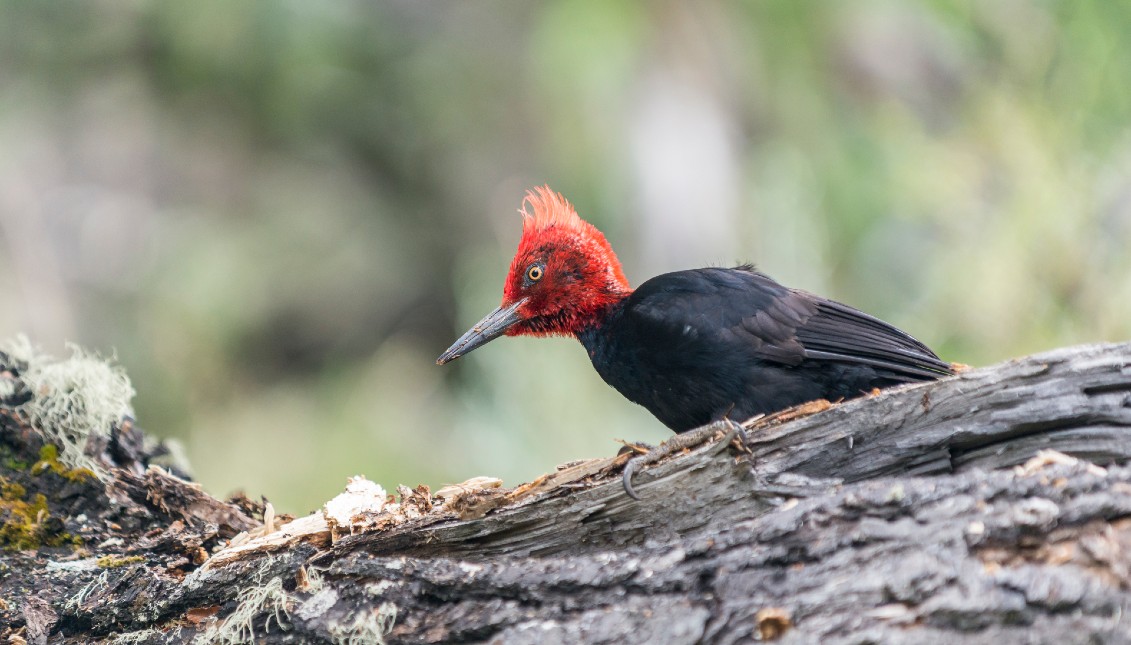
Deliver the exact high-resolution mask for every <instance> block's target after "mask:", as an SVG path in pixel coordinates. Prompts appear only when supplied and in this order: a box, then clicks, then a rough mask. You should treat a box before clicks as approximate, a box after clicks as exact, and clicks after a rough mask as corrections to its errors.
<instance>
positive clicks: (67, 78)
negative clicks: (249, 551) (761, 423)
mask: <svg viewBox="0 0 1131 645" xmlns="http://www.w3.org/2000/svg"><path fill="white" fill-rule="evenodd" d="M1129 34H1131V3H1127V2H1110V1H1104V0H1094V1H1081V2H1053V1H1047V2H1035V1H1025V0H995V1H994V2H979V1H974V0H971V1H968V2H958V1H954V2H941V1H940V2H921V3H904V2H894V1H892V2H879V1H877V2H853V3H842V2H833V1H828V2H798V1H795V0H781V1H767V2H731V3H715V2H697V3H683V2H625V1H621V0H595V1H585V2H583V1H566V2H551V3H531V2H517V1H514V2H475V3H454V2H436V1H424V0H412V1H409V0H401V1H395V2H383V3H374V2H362V1H353V2H336V1H329V2H300V1H295V0H292V1H289V2H286V1H280V2H233V1H231V0H196V1H194V2H140V1H92V2H47V1H42V2H3V3H2V4H0V300H2V301H3V303H4V306H3V307H2V308H0V336H3V337H7V336H11V335H13V334H15V333H17V332H25V333H27V334H28V335H29V336H31V337H32V338H33V339H34V340H36V341H37V342H38V343H39V344H41V345H42V346H43V347H44V348H45V349H47V350H49V351H52V352H53V353H56V354H63V353H64V349H63V341H64V340H74V341H77V342H79V343H81V344H82V345H84V346H87V347H89V348H92V349H97V350H100V351H102V352H110V351H116V352H117V356H118V358H119V360H120V362H121V363H123V364H124V365H125V366H126V368H127V369H128V371H129V373H130V375H131V376H132V378H133V381H134V384H135V386H136V388H137V390H138V396H137V399H136V408H137V413H138V418H139V422H140V424H141V425H142V426H143V427H145V428H146V429H148V430H149V431H150V432H152V433H154V434H156V435H159V436H167V437H177V438H179V439H180V440H181V441H183V442H184V444H185V447H186V448H187V451H188V455H189V457H190V460H191V462H192V464H193V468H194V472H195V474H196V476H197V477H198V478H200V479H201V480H202V481H203V482H204V484H205V486H206V487H207V488H208V489H209V490H211V491H213V492H215V493H218V494H226V493H228V492H230V491H232V490H233V489H235V488H237V487H239V488H243V489H244V490H246V491H247V492H248V493H249V494H251V495H253V496H256V495H259V494H264V495H266V496H267V497H268V498H270V499H271V500H273V501H274V502H275V503H276V506H277V507H279V508H280V510H284V511H291V512H306V511H308V510H310V509H312V508H314V507H316V506H317V505H318V504H320V503H321V502H322V501H324V500H326V499H328V498H329V497H330V496H332V495H334V494H335V493H336V492H338V491H339V490H340V489H341V487H342V485H343V484H344V482H345V479H346V477H347V476H349V475H352V474H355V473H364V474H365V475H367V476H368V477H370V478H371V479H374V480H376V481H379V482H381V483H382V484H384V485H385V486H386V487H391V486H393V485H395V484H397V483H398V482H399V483H406V484H416V483H428V484H431V485H433V486H435V485H438V484H442V483H450V482H459V481H462V480H464V479H466V478H468V477H471V476H475V475H495V476H500V477H503V478H504V479H505V480H506V483H507V484H508V485H513V484H517V483H519V482H520V481H523V480H528V479H530V478H532V477H534V476H536V475H538V474H540V473H542V472H546V471H548V470H550V469H552V468H553V467H554V465H555V464H558V463H562V462H566V461H569V460H572V459H578V458H584V457H594V456H605V455H610V454H612V453H614V452H615V451H616V450H617V448H618V446H617V444H615V443H614V442H613V439H614V438H625V439H638V440H650V441H656V440H660V439H663V438H665V437H666V436H667V435H668V433H667V431H666V430H665V429H664V428H662V427H661V426H660V425H659V423H658V422H656V421H654V420H653V419H652V418H651V417H650V415H648V414H647V413H646V412H644V411H643V409H641V408H637V407H636V406H633V405H632V404H630V403H628V402H626V401H624V400H623V399H621V397H620V396H619V395H618V394H617V393H616V392H614V391H613V390H611V389H609V388H608V387H607V386H605V385H604V383H603V382H602V381H601V380H600V378H599V377H598V376H597V375H596V373H594V372H593V371H592V368H591V366H590V365H589V363H588V359H587V357H586V355H585V353H584V351H582V350H581V349H580V348H579V347H578V346H577V343H576V342H575V341H572V340H568V339H553V340H531V339H510V338H508V339H502V340H499V341H496V342H495V343H492V344H491V345H489V346H488V347H486V348H484V349H481V350H479V351H477V352H475V353H474V354H471V355H470V356H468V357H467V358H464V359H461V360H460V361H457V362H456V363H454V364H452V365H449V366H445V367H443V368H441V367H437V366H435V365H434V364H433V361H434V359H435V357H436V356H437V355H438V354H439V353H440V352H441V351H442V350H443V349H444V348H446V347H447V346H448V344H449V343H450V342H451V341H452V340H454V339H455V338H456V336H457V335H459V333H461V332H463V331H464V329H466V328H467V327H468V326H469V325H470V324H471V323H473V322H475V321H476V320H478V319H479V317H480V316H481V315H482V314H484V313H486V312H487V311H489V310H490V309H491V308H493V307H494V306H496V305H497V304H498V301H499V298H500V296H501V292H502V282H503V277H504V274H505V272H506V270H507V267H508V264H509V261H510V257H511V254H512V253H513V252H514V248H515V246H516V244H517V240H518V236H519V231H520V220H519V217H518V215H517V214H516V213H515V210H516V209H517V208H518V207H519V205H520V202H521V200H522V196H523V193H524V191H525V190H526V189H527V188H528V187H530V186H533V185H536V184H542V183H549V184H550V185H551V186H552V187H554V188H555V189H557V190H559V191H562V192H563V193H564V194H565V195H566V196H567V197H568V198H569V199H570V200H572V201H573V202H574V203H575V205H576V206H577V208H578V210H579V212H580V213H581V214H582V216H583V217H586V218H587V219H590V220H591V221H593V222H594V223H595V224H596V225H597V226H598V227H600V228H602V229H603V230H604V231H605V232H606V234H607V235H608V237H609V238H610V240H611V242H612V244H613V245H614V247H615V248H616V249H617V250H618V252H619V253H620V256H621V259H622V261H623V262H624V264H625V271H626V273H627V275H628V277H629V279H630V280H631V281H632V282H633V283H634V284H639V283H640V282H641V281H643V280H644V279H646V278H648V277H650V276H651V275H654V274H656V273H660V272H663V271H666V270H674V269H680V268H690V267H696V266H703V265H708V264H728V263H732V262H735V261H740V260H752V261H754V262H756V263H757V264H758V265H759V266H760V267H761V268H762V269H763V270H765V271H767V272H768V273H770V274H771V275H773V276H775V277H777V278H778V279H779V280H781V281H783V282H785V283H787V284H790V285H791V286H797V287H802V288H805V289H808V290H811V291H816V292H819V293H822V294H825V295H828V296H831V297H834V298H837V299H839V300H843V301H845V302H848V303H850V304H853V305H856V306H858V307H860V308H862V309H865V310H866V311H869V312H871V313H874V314H876V315H879V316H881V317H883V318H885V319H888V320H890V321H891V322H893V323H895V324H897V325H899V326H901V327H903V328H904V329H906V330H908V331H910V332H911V333H912V334H914V335H915V336H917V337H919V338H920V339H922V340H924V341H925V342H927V343H928V344H929V345H931V346H932V347H934V348H936V349H937V350H938V351H939V353H940V354H942V355H943V356H944V357H945V358H947V359H950V360H954V361H960V362H965V363H970V364H975V365H981V364H986V363H990V362H993V361H998V360H1001V359H1005V358H1008V357H1012V356H1017V355H1022V354H1026V353H1031V352H1035V351H1039V350H1044V349H1048V348H1052V347H1056V346H1061V345H1068V344H1075V343H1085V342H1094V341H1103V340H1120V339H1127V338H1129V337H1131V254H1129V253H1128V252H1127V249H1128V246H1129V244H1131V91H1129V89H1128V88H1129V83H1131V38H1129V37H1128V35H1129Z"/></svg>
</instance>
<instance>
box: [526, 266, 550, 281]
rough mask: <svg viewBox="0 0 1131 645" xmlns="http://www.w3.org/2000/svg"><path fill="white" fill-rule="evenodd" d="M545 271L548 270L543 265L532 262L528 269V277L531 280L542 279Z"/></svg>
mask: <svg viewBox="0 0 1131 645" xmlns="http://www.w3.org/2000/svg"><path fill="white" fill-rule="evenodd" d="M545 273H546V271H545V269H543V268H542V267H541V265H538V264H532V265H530V268H529V269H527V270H526V279H527V280H529V281H531V282H538V281H539V280H541V279H542V275H543V274H545Z"/></svg>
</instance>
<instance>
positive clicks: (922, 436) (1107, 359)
mask: <svg viewBox="0 0 1131 645" xmlns="http://www.w3.org/2000/svg"><path fill="white" fill-rule="evenodd" d="M28 360H29V359H26V358H25V359H23V362H22V363H21V359H18V358H13V357H12V356H8V355H0V375H3V377H4V378H5V379H7V381H8V383H7V386H6V387H0V433H2V434H0V439H2V442H0V457H4V459H2V460H0V461H4V462H5V463H3V464H0V478H2V481H0V483H2V484H3V485H4V489H3V492H4V494H3V502H0V503H2V504H3V506H0V511H2V512H3V519H4V525H3V529H0V539H2V540H3V541H4V545H3V546H5V547H6V548H7V549H8V550H7V551H5V553H4V559H3V566H2V567H0V569H2V570H0V576H2V578H0V638H7V639H8V640H9V642H19V640H20V639H23V640H26V641H27V642H31V643H46V642H51V643H80V642H81V643H87V642H119V643H127V642H155V643H187V642H251V641H255V642H265V643H299V642H302V643H320V642H326V643H364V642H398V643H402V642H403V643H439V642H468V643H470V642H499V643H504V642H505V643H524V642H530V643H554V642H561V643H573V642H587V643H589V642H592V643H605V642H608V643H623V642H666V643H699V642H710V643H735V642H747V641H749V640H751V639H752V638H754V639H762V640H780V641H781V642H815V641H818V640H820V641H827V642H884V643H889V642H894V643H898V642H909V643H911V642H914V643H919V642H954V641H956V640H958V639H961V640H963V642H986V643H989V642H993V643H1008V642H1031V641H1032V640H1033V638H1038V640H1047V641H1050V642H1080V641H1088V640H1094V641H1097V642H1108V641H1121V640H1128V639H1131V630H1129V629H1128V627H1127V626H1126V625H1125V624H1124V621H1123V620H1122V615H1123V609H1124V608H1125V606H1126V605H1127V602H1128V600H1129V598H1131V591H1129V590H1131V469H1129V468H1128V467H1126V466H1124V465H1122V464H1124V463H1125V462H1126V461H1127V460H1128V459H1129V458H1131V344H1119V345H1094V346H1083V347H1075V348H1067V349H1061V350H1057V351H1053V352H1048V353H1045V354H1039V355H1035V356H1031V357H1027V358H1024V359H1020V360H1015V361H1009V362H1006V363H1002V364H1000V365H996V366H993V367H988V368H983V369H977V370H969V371H966V372H963V373H961V374H959V375H957V376H954V377H950V378H947V379H944V380H942V381H939V382H936V383H929V384H923V385H915V386H910V387H904V388H900V389H893V390H886V391H883V392H880V393H878V394H876V395H874V396H869V397H866V398H862V399H857V400H853V401H849V402H845V403H841V404H835V405H826V406H821V405H812V406H802V407H801V408H799V409H795V410H791V411H787V412H786V413H784V414H779V415H775V416H774V417H772V418H764V419H758V420H755V421H753V422H752V423H751V424H749V425H750V427H749V428H747V429H746V431H745V432H744V433H740V434H739V435H738V436H737V437H735V436H734V434H735V433H734V432H733V430H734V428H733V426H732V425H726V424H723V425H719V426H717V427H708V428H705V429H703V430H702V431H697V434H696V435H695V437H694V439H696V440H697V442H696V441H687V442H685V443H687V444H689V445H688V446H687V448H686V449H685V450H683V451H681V452H679V453H677V454H675V455H674V456H672V457H670V458H668V459H665V460H663V461H660V462H658V463H655V464H652V465H650V466H648V467H647V468H644V469H643V470H640V471H639V472H638V473H637V475H636V477H635V488H636V490H637V492H638V493H639V496H640V498H641V499H640V501H634V500H632V499H631V498H629V497H628V496H627V495H626V494H625V492H624V490H623V488H622V485H621V481H620V473H621V471H622V470H623V468H624V463H625V461H626V459H627V456H620V457H610V458H606V459H596V460H590V461H585V462H580V463H576V464H569V465H567V466H565V467H562V468H560V469H559V470H558V472H556V473H551V474H549V475H547V476H545V477H543V478H540V479H539V480H536V481H535V482H532V483H530V484H525V485H523V486H519V487H517V488H514V489H503V488H500V487H498V486H497V485H498V482H497V480H494V481H491V480H478V481H469V482H467V483H466V484H465V485H463V486H457V487H449V488H446V489H444V490H442V491H437V492H436V493H435V494H433V493H432V492H431V491H429V490H427V488H426V487H418V488H416V489H409V488H407V487H401V488H400V489H399V491H398V493H399V496H398V497H397V498H394V499H392V500H390V499H388V498H386V496H385V495H384V491H382V490H380V487H377V486H376V485H375V484H372V483H371V482H368V481H366V480H364V479H356V480H354V481H353V482H352V483H351V484H350V485H349V487H347V491H346V492H344V493H343V494H342V495H341V496H339V497H338V498H335V500H332V501H331V502H328V503H327V505H326V506H325V507H324V508H323V509H322V510H321V511H320V512H318V513H315V514H313V515H311V516H308V517H304V518H297V519H292V518H286V517H273V512H272V511H271V509H270V507H269V506H267V505H264V504H262V503H256V502H252V501H250V500H247V499H244V498H240V499H235V500H229V501H221V500H216V499H213V498H211V497H210V496H208V495H207V494H205V493H204V492H203V491H201V490H200V489H199V487H197V486H196V485H195V484H193V483H191V481H189V480H188V479H187V476H186V475H185V474H184V473H183V472H180V473H177V474H173V473H171V472H170V471H169V470H167V469H166V468H163V467H161V466H157V465H154V464H155V463H156V460H157V459H159V457H160V453H161V448H160V445H159V444H155V443H154V442H152V441H147V440H146V439H145V438H144V436H143V435H142V434H141V433H140V431H139V430H137V429H136V428H134V427H133V425H132V423H131V422H130V421H129V420H128V419H126V420H124V421H119V422H116V423H114V424H112V425H111V427H109V428H104V429H102V430H95V431H93V432H91V433H90V435H89V436H87V437H85V440H86V441H87V446H86V453H88V456H90V458H91V459H92V460H93V462H92V463H93V466H94V468H90V469H87V470H85V471H84V470H83V467H80V466H77V465H75V464H73V463H70V462H67V461H66V460H65V459H62V457H63V456H64V455H60V454H57V453H58V450H56V451H54V452H53V450H52V448H53V447H55V445H56V443H58V442H57V438H58V437H59V436H60V433H61V430H60V429H59V428H50V427H42V426H43V425H44V419H48V420H50V419H51V418H52V417H45V416H44V415H41V414H32V413H30V412H29V406H35V405H36V401H37V397H38V398H39V399H43V398H46V397H50V396H51V395H52V393H51V392H50V391H44V390H43V388H37V387H30V386H29V385H28V384H27V383H25V382H24V381H23V379H24V376H25V375H26V374H27V373H29V372H34V367H31V366H29V365H28ZM31 380H33V381H34V378H33V379H31ZM69 396H73V394H71V395H69ZM39 403H40V404H41V405H42V404H43V403H44V402H43V401H42V400H41V401H39ZM33 420H34V421H35V422H33ZM36 423H38V424H39V425H38V426H37V425H36ZM67 432H70V434H72V435H73V434H74V432H73V431H71V430H68V431H67ZM612 434H615V433H614V432H610V435H612ZM743 435H745V436H744V437H743ZM70 439H71V442H72V443H74V442H75V441H76V438H75V437H74V436H71V437H70ZM732 439H733V441H732ZM96 471H97V472H96ZM40 496H42V497H40Z"/></svg>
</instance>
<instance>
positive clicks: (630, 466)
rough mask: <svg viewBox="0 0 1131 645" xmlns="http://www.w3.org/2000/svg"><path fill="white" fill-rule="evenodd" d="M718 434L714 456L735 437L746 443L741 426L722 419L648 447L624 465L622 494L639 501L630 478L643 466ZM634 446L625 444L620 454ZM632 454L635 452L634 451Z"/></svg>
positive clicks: (692, 446) (688, 448)
mask: <svg viewBox="0 0 1131 645" xmlns="http://www.w3.org/2000/svg"><path fill="white" fill-rule="evenodd" d="M720 432H722V433H724V434H723V439H722V441H720V442H719V444H718V446H719V447H718V449H717V452H716V454H717V453H718V452H722V451H723V450H726V449H727V447H728V446H729V445H730V443H731V441H733V440H734V439H735V438H736V437H737V438H739V439H740V440H741V441H742V443H743V444H745V443H746V433H745V431H744V430H743V428H742V426H741V425H739V424H738V423H735V422H734V421H731V420H730V419H723V420H722V421H716V422H714V423H712V424H709V425H705V426H703V427H702V428H698V429H696V430H692V431H690V432H684V433H682V434H677V435H676V436H674V437H672V438H671V439H668V440H667V441H665V442H664V443H662V444H660V445H659V446H656V447H655V448H651V447H650V449H649V450H648V451H647V452H645V453H643V454H639V455H638V456H636V457H633V458H631V459H629V460H628V463H626V464H625V465H624V474H623V475H622V476H621V482H622V483H623V484H624V492H625V493H626V494H627V495H628V496H629V497H631V498H632V499H635V500H637V501H639V500H640V496H639V495H637V494H636V489H635V488H633V486H632V477H633V475H635V474H636V471H638V470H640V469H641V468H643V467H644V466H649V465H651V464H654V463H656V462H657V461H660V460H661V459H663V458H665V457H668V456H671V455H674V454H676V453H680V452H683V451H685V450H690V449H691V448H694V447H696V446H698V445H700V444H703V443H706V442H707V441H709V440H711V439H712V438H714V437H715V436H716V435H718V433H720ZM635 446H636V444H625V447H624V448H622V449H621V452H620V454H624V453H625V452H626V450H628V449H631V448H633V447H635ZM634 452H637V451H635V450H634Z"/></svg>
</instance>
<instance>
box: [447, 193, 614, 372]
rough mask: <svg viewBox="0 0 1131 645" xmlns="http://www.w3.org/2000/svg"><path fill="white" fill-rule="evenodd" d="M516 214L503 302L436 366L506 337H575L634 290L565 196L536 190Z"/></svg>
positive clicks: (610, 252)
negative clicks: (518, 229) (516, 236)
mask: <svg viewBox="0 0 1131 645" xmlns="http://www.w3.org/2000/svg"><path fill="white" fill-rule="evenodd" d="M527 206H529V207H530V210H527ZM531 211H533V212H531ZM519 212H520V213H522V218H523V221H522V239H521V240H520V241H519V243H518V251H517V252H516V253H515V256H514V260H512V261H511V268H510V273H509V274H508V275H507V280H506V282H505V283H504V285H503V303H502V305H500V306H499V308H498V309H496V310H495V311H493V312H491V313H490V314H488V315H487V317H486V318H484V319H483V320H481V321H480V322H479V323H478V324H477V325H475V326H474V327H472V328H471V330H469V331H468V332H467V333H466V334H464V335H463V337H461V338H460V339H459V340H457V341H456V342H455V344H454V345H452V346H451V347H450V348H449V349H448V351H446V352H444V353H443V355H441V356H440V358H439V359H438V360H437V362H438V363H440V364H443V363H446V362H448V361H450V360H452V359H455V358H458V357H459V356H462V355H463V354H466V353H467V352H469V351H471V350H472V349H475V348H476V347H478V346H480V345H482V344H484V343H486V342H487V341H489V340H492V339H494V338H497V337H498V336H501V335H503V334H507V335H508V336H520V335H534V336H550V335H564V336H572V335H575V334H577V333H578V332H580V331H581V330H582V329H584V328H585V327H587V326H588V325H590V324H592V323H593V322H594V321H596V320H597V318H598V316H600V314H601V312H603V311H604V310H605V309H606V308H607V307H608V306H609V305H610V304H612V303H614V302H617V301H619V300H621V299H623V298H624V297H626V296H627V295H628V294H630V293H631V292H632V289H631V288H630V287H629V286H628V280H627V279H625V277H624V272H623V271H621V268H620V262H619V261H617V256H616V254H615V253H613V249H612V247H610V246H609V242H608V241H607V240H606V239H605V236H604V235H602V234H601V231H598V230H597V229H596V228H595V227H594V226H593V225H592V224H590V223H588V222H586V221H584V220H582V219H581V218H580V217H578V216H577V212H576V211H574V209H573V205H571V204H570V203H569V202H568V201H566V199H565V198H564V197H562V196H561V195H559V194H558V193H555V192H554V191H552V190H550V188H549V187H548V186H542V187H539V188H535V189H533V190H531V191H529V192H527V193H526V199H525V200H523V204H522V209H521V210H520V211H519Z"/></svg>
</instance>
